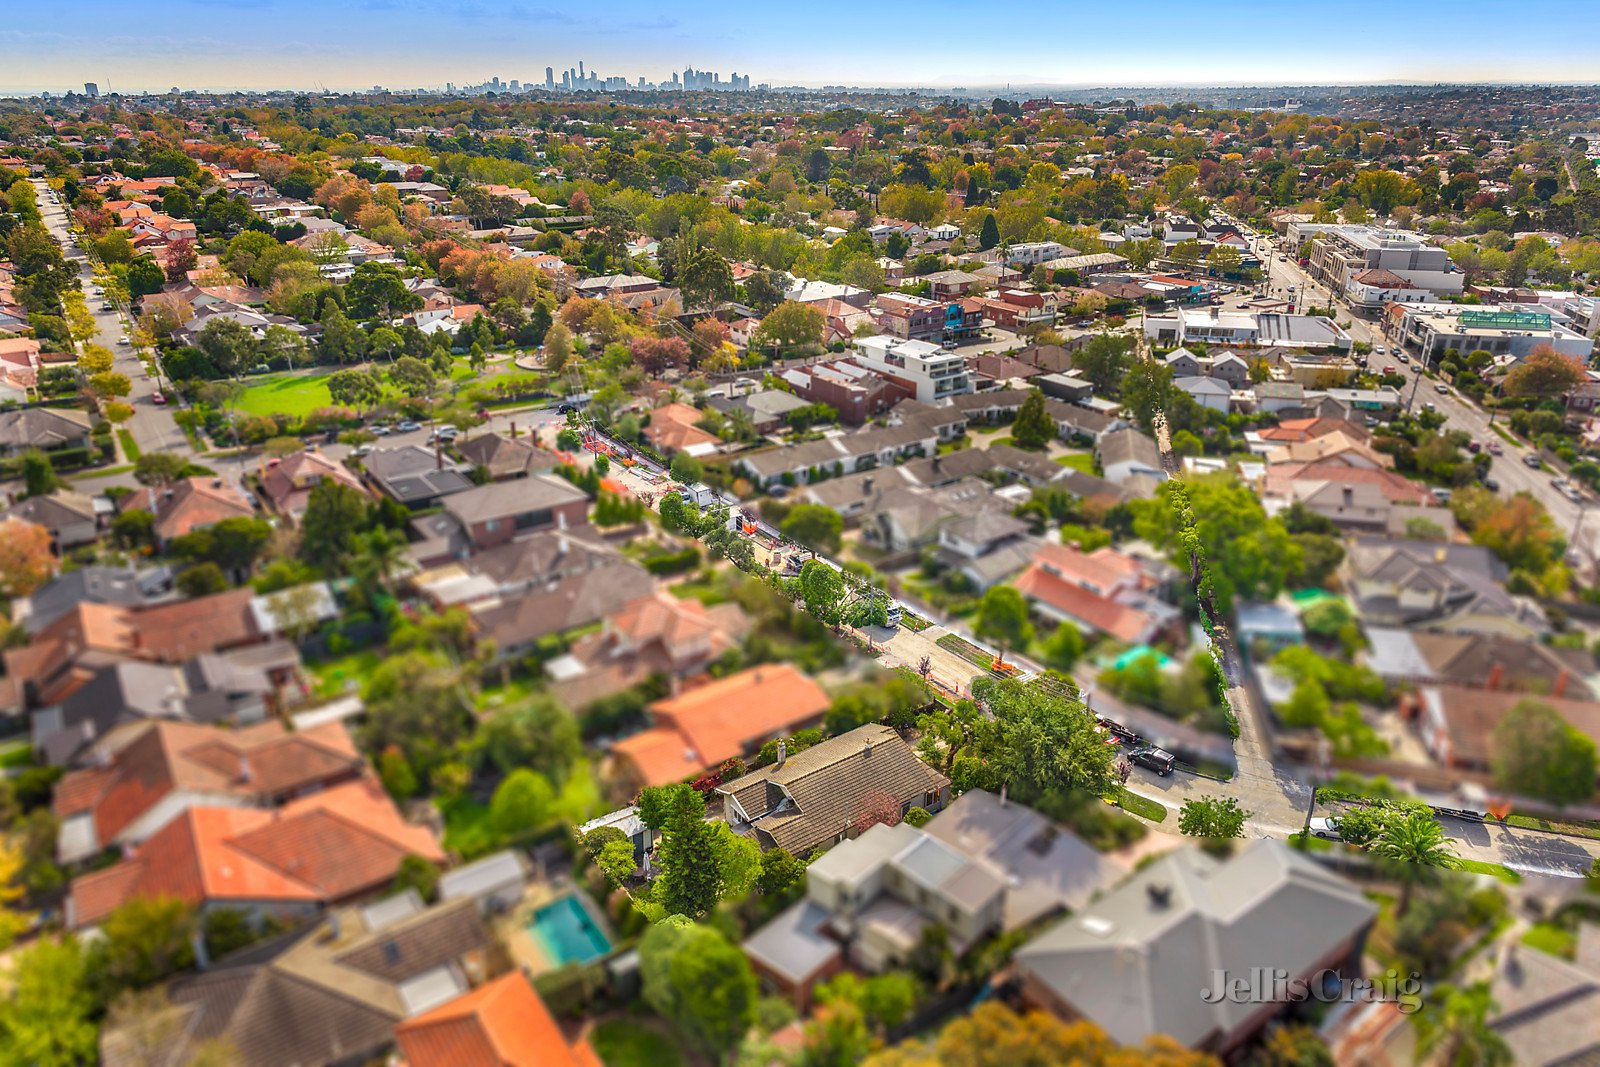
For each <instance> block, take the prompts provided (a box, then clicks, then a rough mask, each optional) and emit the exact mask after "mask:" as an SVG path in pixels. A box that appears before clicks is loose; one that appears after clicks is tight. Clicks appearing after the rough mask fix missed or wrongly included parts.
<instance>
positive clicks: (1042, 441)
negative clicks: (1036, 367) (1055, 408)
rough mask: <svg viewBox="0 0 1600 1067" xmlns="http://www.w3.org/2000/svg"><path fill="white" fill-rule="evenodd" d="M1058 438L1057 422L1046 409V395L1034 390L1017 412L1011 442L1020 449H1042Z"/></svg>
mask: <svg viewBox="0 0 1600 1067" xmlns="http://www.w3.org/2000/svg"><path fill="white" fill-rule="evenodd" d="M1055 437H1056V422H1055V420H1054V419H1052V418H1051V417H1050V413H1049V412H1047V411H1045V409H1044V394H1043V393H1041V392H1040V391H1039V390H1037V389H1034V390H1032V391H1031V392H1029V393H1028V398H1027V399H1026V400H1024V401H1023V402H1022V407H1021V408H1019V409H1018V410H1017V418H1016V421H1015V422H1013V423H1012V424H1011V441H1012V443H1013V444H1015V445H1016V446H1017V447H1018V448H1032V449H1042V448H1044V447H1045V446H1046V445H1048V444H1049V443H1050V442H1051V441H1053V440H1055Z"/></svg>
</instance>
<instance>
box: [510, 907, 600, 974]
mask: <svg viewBox="0 0 1600 1067" xmlns="http://www.w3.org/2000/svg"><path fill="white" fill-rule="evenodd" d="M528 934H529V936H530V937H532V938H533V940H534V942H535V943H536V944H537V945H538V946H539V948H540V950H541V951H542V952H543V953H544V954H545V956H546V957H548V958H549V960H550V962H551V963H553V964H555V965H556V966H557V967H560V966H564V965H565V964H568V963H588V962H589V961H590V960H594V959H599V958H600V957H601V956H604V955H605V954H606V953H607V952H610V951H611V942H610V940H609V939H607V937H606V935H605V932H604V931H603V930H601V929H600V927H599V925H598V924H597V923H596V922H595V921H594V918H593V916H591V915H590V914H589V910H588V909H587V908H585V907H584V906H583V902H582V901H580V900H579V899H578V898H577V896H576V895H574V894H571V893H569V894H567V895H566V896H564V897H562V898H561V899H560V900H556V901H553V902H551V903H549V904H546V905H545V906H544V907H542V908H540V909H538V910H537V911H535V912H534V913H533V917H532V918H530V919H529V920H528Z"/></svg>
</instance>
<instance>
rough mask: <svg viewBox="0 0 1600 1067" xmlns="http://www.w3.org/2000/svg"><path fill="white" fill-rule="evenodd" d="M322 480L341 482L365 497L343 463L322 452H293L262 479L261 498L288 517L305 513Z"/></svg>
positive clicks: (362, 490)
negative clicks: (314, 491)
mask: <svg viewBox="0 0 1600 1067" xmlns="http://www.w3.org/2000/svg"><path fill="white" fill-rule="evenodd" d="M324 481H335V482H340V483H342V484H344V485H348V486H349V487H350V488H352V489H356V490H359V491H360V493H361V495H362V496H366V495H367V487H366V486H364V485H362V484H361V479H360V478H357V477H356V476H355V475H354V474H352V473H351V472H350V469H349V468H348V467H346V466H345V465H344V464H343V463H336V462H334V461H333V460H331V459H329V458H328V457H327V456H324V455H323V454H322V453H321V452H296V453H295V454H294V455H292V456H286V457H284V459H283V461H282V462H281V463H279V464H278V465H277V466H275V467H268V468H267V470H266V472H265V473H264V474H262V476H261V495H262V496H264V497H266V498H267V502H268V503H269V504H271V505H272V508H273V510H275V511H280V512H284V513H287V514H290V515H299V514H300V513H301V512H303V511H305V509H306V503H307V501H309V500H310V499H311V490H312V489H314V488H316V487H317V485H318V484H320V483H321V482H324Z"/></svg>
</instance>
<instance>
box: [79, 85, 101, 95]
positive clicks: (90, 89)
mask: <svg viewBox="0 0 1600 1067" xmlns="http://www.w3.org/2000/svg"><path fill="white" fill-rule="evenodd" d="M83 95H84V96H99V95H100V86H98V85H96V84H95V83H94V82H84V83H83Z"/></svg>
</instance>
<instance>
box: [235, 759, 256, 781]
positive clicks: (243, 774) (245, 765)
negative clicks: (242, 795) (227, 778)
mask: <svg viewBox="0 0 1600 1067" xmlns="http://www.w3.org/2000/svg"><path fill="white" fill-rule="evenodd" d="M255 780H256V774H255V771H253V770H251V769H250V757H249V756H246V755H244V754H243V753H240V755H239V781H241V782H245V783H249V782H253V781H255Z"/></svg>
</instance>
